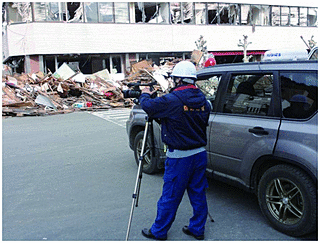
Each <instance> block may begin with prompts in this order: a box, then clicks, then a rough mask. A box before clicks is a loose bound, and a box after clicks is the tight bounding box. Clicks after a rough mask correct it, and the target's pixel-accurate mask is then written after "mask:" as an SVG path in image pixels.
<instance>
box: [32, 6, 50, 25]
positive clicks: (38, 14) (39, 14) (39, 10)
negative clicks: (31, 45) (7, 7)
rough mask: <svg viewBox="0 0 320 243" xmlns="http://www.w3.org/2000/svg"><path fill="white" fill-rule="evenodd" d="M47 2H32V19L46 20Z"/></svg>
mask: <svg viewBox="0 0 320 243" xmlns="http://www.w3.org/2000/svg"><path fill="white" fill-rule="evenodd" d="M46 12H47V4H46V3H45V2H37V3H33V15H34V21H46V18H47V17H46Z"/></svg>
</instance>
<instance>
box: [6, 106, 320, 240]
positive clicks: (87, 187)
mask: <svg viewBox="0 0 320 243" xmlns="http://www.w3.org/2000/svg"><path fill="white" fill-rule="evenodd" d="M114 114H115V113H114V112H113V115H112V113H110V111H108V112H105V113H104V112H100V114H90V113H87V112H79V113H71V114H64V115H54V116H44V117H19V118H18V117H17V118H6V119H2V194H3V195H2V227H3V229H2V239H3V240H29V241H35V240H50V241H62V240H63V241H69V240H77V241H82V240H120V241H123V240H125V236H126V231H127V225H128V220H129V214H130V209H131V203H132V193H133V190H134V184H135V180H136V173H137V166H136V163H135V161H134V156H133V152H132V151H131V150H130V148H129V146H128V139H127V134H126V130H125V127H124V121H125V119H124V118H123V114H121V115H119V117H118V118H119V119H117V117H116V116H114ZM120 116H121V119H120ZM161 186H162V174H161V173H160V174H156V175H146V174H144V175H143V178H142V185H141V193H140V200H139V207H137V208H135V211H134V215H133V221H132V226H131V231H130V237H129V240H139V241H140V240H147V239H146V238H144V237H143V236H142V235H141V230H142V229H143V228H148V227H150V226H151V224H152V223H153V220H154V218H155V216H156V203H157V200H158V199H159V197H160V195H161ZM207 198H208V204H209V211H210V214H211V215H212V217H213V218H214V220H215V222H214V223H212V222H210V220H209V219H208V222H207V224H206V233H205V239H206V240H210V241H211V240H279V241H283V240H304V239H308V240H317V234H316V233H315V234H312V235H308V236H306V237H302V238H293V237H290V236H287V235H285V234H282V233H280V232H278V231H276V230H274V229H273V228H272V227H271V226H270V225H269V224H268V222H267V221H266V220H265V219H264V218H263V216H262V214H261V212H260V210H259V206H258V203H257V200H256V198H255V196H254V195H252V194H249V193H246V192H244V191H242V190H239V189H237V188H235V187H232V186H228V185H226V184H224V183H220V182H216V181H210V187H209V190H208V193H207ZM191 216H192V208H191V206H190V203H189V200H188V197H187V195H185V197H184V199H183V201H182V203H181V205H180V207H179V210H178V212H177V216H176V220H175V222H174V223H173V225H172V228H171V230H170V231H169V234H168V240H173V241H176V240H182V241H185V240H194V239H193V238H192V237H190V236H187V235H185V234H183V233H182V230H181V229H182V227H183V226H184V225H187V224H188V220H189V218H190V217H191Z"/></svg>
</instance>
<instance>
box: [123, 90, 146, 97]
mask: <svg viewBox="0 0 320 243" xmlns="http://www.w3.org/2000/svg"><path fill="white" fill-rule="evenodd" d="M122 93H123V97H124V98H139V97H140V95H141V91H139V90H124V91H122Z"/></svg>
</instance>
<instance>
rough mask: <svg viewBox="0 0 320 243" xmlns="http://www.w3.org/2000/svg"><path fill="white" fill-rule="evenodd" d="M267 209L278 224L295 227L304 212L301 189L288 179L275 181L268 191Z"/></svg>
mask: <svg viewBox="0 0 320 243" xmlns="http://www.w3.org/2000/svg"><path fill="white" fill-rule="evenodd" d="M266 202H267V207H268V210H269V212H270V213H271V215H272V216H273V217H274V218H275V219H276V220H278V222H280V223H282V224H286V225H293V224H296V223H298V222H299V221H300V219H301V218H302V216H303V211H304V201H303V195H302V192H301V190H300V189H299V187H298V186H297V185H296V184H295V183H293V182H292V181H290V180H288V179H280V178H276V179H274V180H273V181H272V182H271V183H270V185H269V186H268V187H267V191H266Z"/></svg>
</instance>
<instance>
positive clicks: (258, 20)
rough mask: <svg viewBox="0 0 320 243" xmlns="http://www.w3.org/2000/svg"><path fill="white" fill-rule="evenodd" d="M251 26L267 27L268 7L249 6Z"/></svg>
mask: <svg viewBox="0 0 320 243" xmlns="http://www.w3.org/2000/svg"><path fill="white" fill-rule="evenodd" d="M251 12H252V24H254V25H269V16H270V7H269V6H266V5H251Z"/></svg>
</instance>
